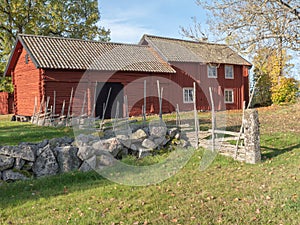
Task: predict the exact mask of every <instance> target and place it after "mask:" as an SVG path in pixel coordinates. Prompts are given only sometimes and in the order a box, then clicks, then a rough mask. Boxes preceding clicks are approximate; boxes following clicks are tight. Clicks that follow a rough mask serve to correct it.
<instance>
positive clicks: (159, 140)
mask: <svg viewBox="0 0 300 225" xmlns="http://www.w3.org/2000/svg"><path fill="white" fill-rule="evenodd" d="M169 141H170V139H169V138H166V137H165V136H163V137H158V138H155V139H154V140H153V142H154V143H155V144H156V145H157V146H165V145H166V144H167V143H168V142H169Z"/></svg>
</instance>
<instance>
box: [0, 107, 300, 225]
mask: <svg viewBox="0 0 300 225" xmlns="http://www.w3.org/2000/svg"><path fill="white" fill-rule="evenodd" d="M298 109H299V105H293V106H284V107H276V108H270V109H260V110H259V115H260V122H261V133H262V135H261V146H262V157H263V161H262V163H260V164H256V165H249V164H244V163H239V162H235V161H233V160H232V159H230V158H226V157H223V156H217V158H216V159H215V161H214V162H213V164H212V165H210V166H209V168H208V169H207V170H205V171H200V170H199V163H200V160H201V157H202V154H203V150H201V149H200V150H197V151H196V152H195V154H194V155H193V157H192V158H191V160H190V161H189V162H188V164H187V165H186V166H185V167H184V168H183V169H182V170H181V171H180V172H179V173H177V174H176V175H175V176H173V177H171V178H170V179H168V180H166V181H164V182H162V183H159V184H156V185H149V186H146V187H130V186H124V185H119V184H115V183H113V182H110V181H108V180H106V179H104V178H102V177H101V176H99V175H98V174H97V173H94V172H90V173H79V172H73V173H68V174H64V175H57V176H53V177H47V178H42V179H39V180H35V179H33V180H29V181H23V182H15V183H10V184H3V185H2V186H0V224H67V223H68V224H105V225H106V224H299V223H300V219H299V218H300V196H299V195H300V185H299V180H300V175H299V174H300V140H299V133H300V130H298V129H295V127H296V128H297V126H299V125H298V124H297V123H299V122H298V121H299V120H300V118H299V117H300V115H298V114H295V113H293V112H295V111H298ZM290 113H292V114H290ZM236 114H239V115H240V112H229V115H228V118H229V121H232V126H236V125H238V122H236V120H237V119H236V118H239V116H236ZM203 116H204V117H206V116H205V115H203ZM208 117H209V116H208ZM208 117H207V118H208ZM159 160H160V157H159V156H157V158H145V159H143V160H140V161H134V159H133V158H130V157H129V158H127V159H125V160H124V162H127V163H129V164H135V165H137V164H139V165H147V164H151V163H155V162H157V161H159ZM150 172H151V171H149V173H150Z"/></svg>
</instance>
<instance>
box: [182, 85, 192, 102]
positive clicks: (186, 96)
mask: <svg viewBox="0 0 300 225" xmlns="http://www.w3.org/2000/svg"><path fill="white" fill-rule="evenodd" d="M183 102H184V103H193V102H194V88H183Z"/></svg>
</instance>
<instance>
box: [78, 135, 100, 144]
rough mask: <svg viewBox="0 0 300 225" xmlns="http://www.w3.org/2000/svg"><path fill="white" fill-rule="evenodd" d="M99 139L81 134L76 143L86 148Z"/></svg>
mask: <svg viewBox="0 0 300 225" xmlns="http://www.w3.org/2000/svg"><path fill="white" fill-rule="evenodd" d="M97 139H99V137H95V136H93V135H85V134H79V135H77V136H76V143H77V144H78V145H79V146H86V145H88V144H89V143H90V142H91V141H96V140H97Z"/></svg>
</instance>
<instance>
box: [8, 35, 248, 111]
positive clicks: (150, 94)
mask: <svg viewBox="0 0 300 225" xmlns="http://www.w3.org/2000/svg"><path fill="white" fill-rule="evenodd" d="M249 66H251V64H250V63H249V62H247V61H246V60H244V59H243V58H242V57H240V56H239V55H238V54H237V53H235V52H234V51H232V50H231V49H230V48H228V47H227V46H225V45H216V44H208V43H198V42H191V41H183V40H177V39H169V38H161V37H155V36H149V35H145V36H144V37H143V38H142V40H141V42H140V44H139V45H131V44H117V43H103V42H96V41H84V40H78V39H68V38H57V37H45V36H35V35H19V36H18V39H17V41H16V44H15V47H14V49H13V51H12V54H11V56H10V60H9V62H8V65H7V68H6V71H5V75H6V76H12V79H13V83H14V88H15V91H14V106H15V114H16V115H23V116H31V115H32V113H33V108H34V102H35V98H37V99H38V103H39V102H41V101H42V98H43V97H44V98H47V97H50V102H49V106H51V105H52V106H53V105H54V104H55V106H56V107H55V109H56V113H60V111H61V108H62V104H63V101H66V108H65V113H66V110H67V108H68V105H69V98H70V93H71V90H72V88H74V98H73V102H72V106H73V107H72V110H73V113H75V112H78V113H79V112H80V111H81V110H83V109H84V112H85V113H88V114H90V113H92V112H93V105H94V103H96V109H95V114H96V115H102V111H103V103H104V102H105V101H106V98H107V96H108V92H109V89H110V88H111V95H110V98H109V102H108V110H107V112H106V114H107V115H106V117H112V116H113V115H114V113H115V106H116V102H117V101H118V102H119V103H120V106H121V107H120V110H121V113H122V110H123V109H124V108H122V105H123V104H122V103H123V100H124V96H127V98H128V105H129V110H130V115H137V114H140V113H141V109H142V105H143V104H144V100H143V99H144V81H145V80H146V92H145V94H146V96H147V102H146V109H147V112H148V113H149V112H155V113H157V112H158V99H157V95H158V94H157V93H158V91H157V86H156V84H157V80H159V81H160V86H161V87H163V89H164V91H163V98H164V100H163V112H172V111H174V109H175V106H176V104H178V105H179V106H180V110H182V111H183V110H190V109H192V104H191V102H192V100H193V99H192V89H191V88H192V86H193V82H196V83H197V108H198V109H199V110H200V109H203V110H208V109H210V106H209V101H208V99H209V98H208V87H210V86H211V87H213V88H214V91H215V94H214V98H215V99H216V105H218V109H225V108H227V109H239V108H241V107H242V102H243V101H247V100H248V89H249V88H248V67H249ZM95 91H96V96H98V97H96V98H95V97H94V96H95V94H94V93H95ZM54 92H55V95H56V97H55V103H54ZM224 95H225V96H224ZM84 96H86V98H84ZM84 99H86V101H85V100H84ZM83 103H85V104H84V107H82V106H83ZM224 103H225V104H224ZM222 105H225V108H224V107H222ZM38 108H39V105H38Z"/></svg>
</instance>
